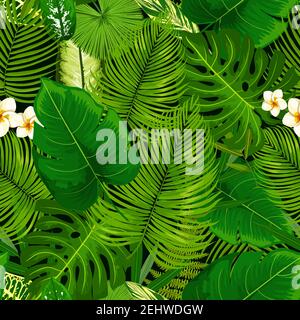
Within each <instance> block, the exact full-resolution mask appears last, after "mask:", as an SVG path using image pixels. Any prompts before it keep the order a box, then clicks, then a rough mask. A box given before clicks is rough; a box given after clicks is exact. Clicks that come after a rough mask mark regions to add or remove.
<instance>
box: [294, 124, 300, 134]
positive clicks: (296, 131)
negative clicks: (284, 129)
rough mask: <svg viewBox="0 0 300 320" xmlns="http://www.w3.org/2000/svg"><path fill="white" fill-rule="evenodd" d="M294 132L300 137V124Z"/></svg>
mask: <svg viewBox="0 0 300 320" xmlns="http://www.w3.org/2000/svg"><path fill="white" fill-rule="evenodd" d="M294 131H295V133H296V135H297V136H298V137H300V124H298V125H297V126H296V127H294Z"/></svg>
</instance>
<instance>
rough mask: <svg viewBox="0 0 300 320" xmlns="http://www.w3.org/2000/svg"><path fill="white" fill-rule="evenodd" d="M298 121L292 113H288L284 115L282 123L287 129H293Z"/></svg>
mask: <svg viewBox="0 0 300 320" xmlns="http://www.w3.org/2000/svg"><path fill="white" fill-rule="evenodd" d="M296 120H297V119H296V118H295V117H294V116H293V115H292V114H291V113H289V112H288V113H287V114H285V115H284V117H283V119H282V123H283V124H284V125H285V126H287V127H290V128H293V127H295V125H296V124H297V121H296Z"/></svg>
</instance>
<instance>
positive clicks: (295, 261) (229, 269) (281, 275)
mask: <svg viewBox="0 0 300 320" xmlns="http://www.w3.org/2000/svg"><path fill="white" fill-rule="evenodd" d="M299 263H300V254H299V252H294V251H290V250H287V249H279V250H274V251H272V252H271V253H269V254H268V255H266V256H265V255H264V254H263V253H261V252H246V253H242V254H241V255H237V254H233V255H228V256H226V257H223V258H221V259H219V260H216V261H215V262H214V263H212V264H211V265H210V266H209V267H207V269H206V270H205V271H204V272H201V273H200V274H199V275H198V276H197V277H196V278H195V279H194V280H192V281H191V282H190V283H189V284H188V285H187V286H186V288H185V289H184V292H183V299H184V300H299V299H300V289H299V288H298V289H295V288H293V278H294V277H295V273H294V271H293V270H294V268H295V267H296V266H298V265H299Z"/></svg>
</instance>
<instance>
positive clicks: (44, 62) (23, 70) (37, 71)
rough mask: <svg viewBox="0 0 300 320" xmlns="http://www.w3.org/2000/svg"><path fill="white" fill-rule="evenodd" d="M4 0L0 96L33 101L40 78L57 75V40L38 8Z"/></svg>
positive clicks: (0, 40)
mask: <svg viewBox="0 0 300 320" xmlns="http://www.w3.org/2000/svg"><path fill="white" fill-rule="evenodd" d="M22 8H23V7H22V6H20V4H19V2H17V1H16V0H5V9H6V14H7V22H6V28H5V29H2V30H0V97H13V98H15V100H16V101H17V102H21V103H26V104H32V103H33V101H34V98H35V96H36V94H37V92H38V90H39V88H40V79H41V77H52V76H54V75H55V68H56V61H55V59H56V55H57V52H58V47H57V43H56V42H55V41H54V40H53V39H52V37H51V36H50V35H48V32H47V30H46V29H45V27H44V26H43V20H42V19H41V16H40V15H37V14H36V10H32V8H29V7H28V8H27V9H25V10H22Z"/></svg>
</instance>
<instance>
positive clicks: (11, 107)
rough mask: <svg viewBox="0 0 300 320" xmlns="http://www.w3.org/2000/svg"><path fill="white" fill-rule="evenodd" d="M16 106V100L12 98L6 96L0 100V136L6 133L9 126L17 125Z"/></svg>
mask: <svg viewBox="0 0 300 320" xmlns="http://www.w3.org/2000/svg"><path fill="white" fill-rule="evenodd" d="M16 108H17V106H16V101H15V99H13V98H7V99H4V100H3V101H1V102H0V138H1V137H3V136H5V135H6V134H7V132H8V130H9V128H15V127H17V125H18V115H17V114H16V113H15V111H16Z"/></svg>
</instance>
